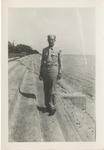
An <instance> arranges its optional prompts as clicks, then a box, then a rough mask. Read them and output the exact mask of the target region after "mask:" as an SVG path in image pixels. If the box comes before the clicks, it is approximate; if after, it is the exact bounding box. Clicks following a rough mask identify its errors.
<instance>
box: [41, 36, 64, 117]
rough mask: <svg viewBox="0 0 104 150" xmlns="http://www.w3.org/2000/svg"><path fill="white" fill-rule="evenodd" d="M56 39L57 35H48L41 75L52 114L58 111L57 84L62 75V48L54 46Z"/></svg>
mask: <svg viewBox="0 0 104 150" xmlns="http://www.w3.org/2000/svg"><path fill="white" fill-rule="evenodd" d="M55 41H56V36H55V35H48V43H49V46H48V47H46V48H44V49H43V52H42V59H41V66H40V75H39V79H40V80H43V85H44V96H45V105H46V110H47V111H48V112H49V115H50V116H51V115H54V113H55V112H56V109H55V103H56V94H57V91H56V85H57V80H60V79H61V75H62V58H61V50H59V49H57V48H56V47H55V46H54V44H55Z"/></svg>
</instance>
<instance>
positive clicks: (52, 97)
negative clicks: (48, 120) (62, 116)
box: [49, 78, 57, 115]
mask: <svg viewBox="0 0 104 150" xmlns="http://www.w3.org/2000/svg"><path fill="white" fill-rule="evenodd" d="M56 84H57V81H56V79H55V78H53V79H52V80H51V81H50V91H49V93H50V98H49V105H50V108H51V111H50V114H49V115H53V114H54V113H55V111H56V109H55V104H56Z"/></svg>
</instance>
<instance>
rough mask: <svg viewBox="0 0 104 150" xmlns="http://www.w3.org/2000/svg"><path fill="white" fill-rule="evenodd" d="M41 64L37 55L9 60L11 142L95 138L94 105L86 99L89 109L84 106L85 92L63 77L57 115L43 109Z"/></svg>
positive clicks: (59, 83) (89, 139)
mask: <svg viewBox="0 0 104 150" xmlns="http://www.w3.org/2000/svg"><path fill="white" fill-rule="evenodd" d="M39 65H40V59H39V55H38V54H37V55H36V54H34V55H29V56H26V57H22V58H20V59H17V60H14V61H11V62H9V70H8V72H9V78H8V82H9V91H8V92H9V99H8V101H9V108H8V117H9V122H8V123H9V141H10V142H65V141H66V142H71V141H74V142H75V141H95V116H94V115H93V114H94V113H93V112H94V105H93V104H92V106H91V100H89V99H86V109H81V107H79V106H78V105H80V103H81V105H82V102H81V99H82V101H83V99H84V97H83V95H82V94H81V93H77V91H74V90H73V89H72V88H71V87H70V86H69V85H67V84H66V83H65V81H64V79H61V80H60V81H59V82H58V84H57V89H58V96H57V104H56V113H55V115H54V116H48V113H44V112H43V109H44V107H45V106H44V92H43V83H42V81H39V79H38V75H39ZM78 94H79V95H78ZM73 95H74V96H73ZM75 95H76V96H75ZM72 97H73V98H74V99H78V102H79V104H78V105H75V104H73V102H72V100H71V98H72ZM89 106H90V107H89ZM39 108H40V109H39ZM92 109H93V111H92Z"/></svg>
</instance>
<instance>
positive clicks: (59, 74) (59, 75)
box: [57, 72, 62, 80]
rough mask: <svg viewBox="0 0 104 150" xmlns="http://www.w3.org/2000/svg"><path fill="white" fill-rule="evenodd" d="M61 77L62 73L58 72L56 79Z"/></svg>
mask: <svg viewBox="0 0 104 150" xmlns="http://www.w3.org/2000/svg"><path fill="white" fill-rule="evenodd" d="M61 77H62V73H61V72H59V73H58V76H57V79H58V80H60V79H61Z"/></svg>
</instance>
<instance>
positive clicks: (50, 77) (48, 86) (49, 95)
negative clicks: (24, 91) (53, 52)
mask: <svg viewBox="0 0 104 150" xmlns="http://www.w3.org/2000/svg"><path fill="white" fill-rule="evenodd" d="M43 74H44V76H43V85H44V99H45V105H46V107H48V108H49V109H54V108H55V104H56V97H57V89H56V86H57V76H58V68H57V66H52V67H46V68H45V69H44V73H43Z"/></svg>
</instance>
